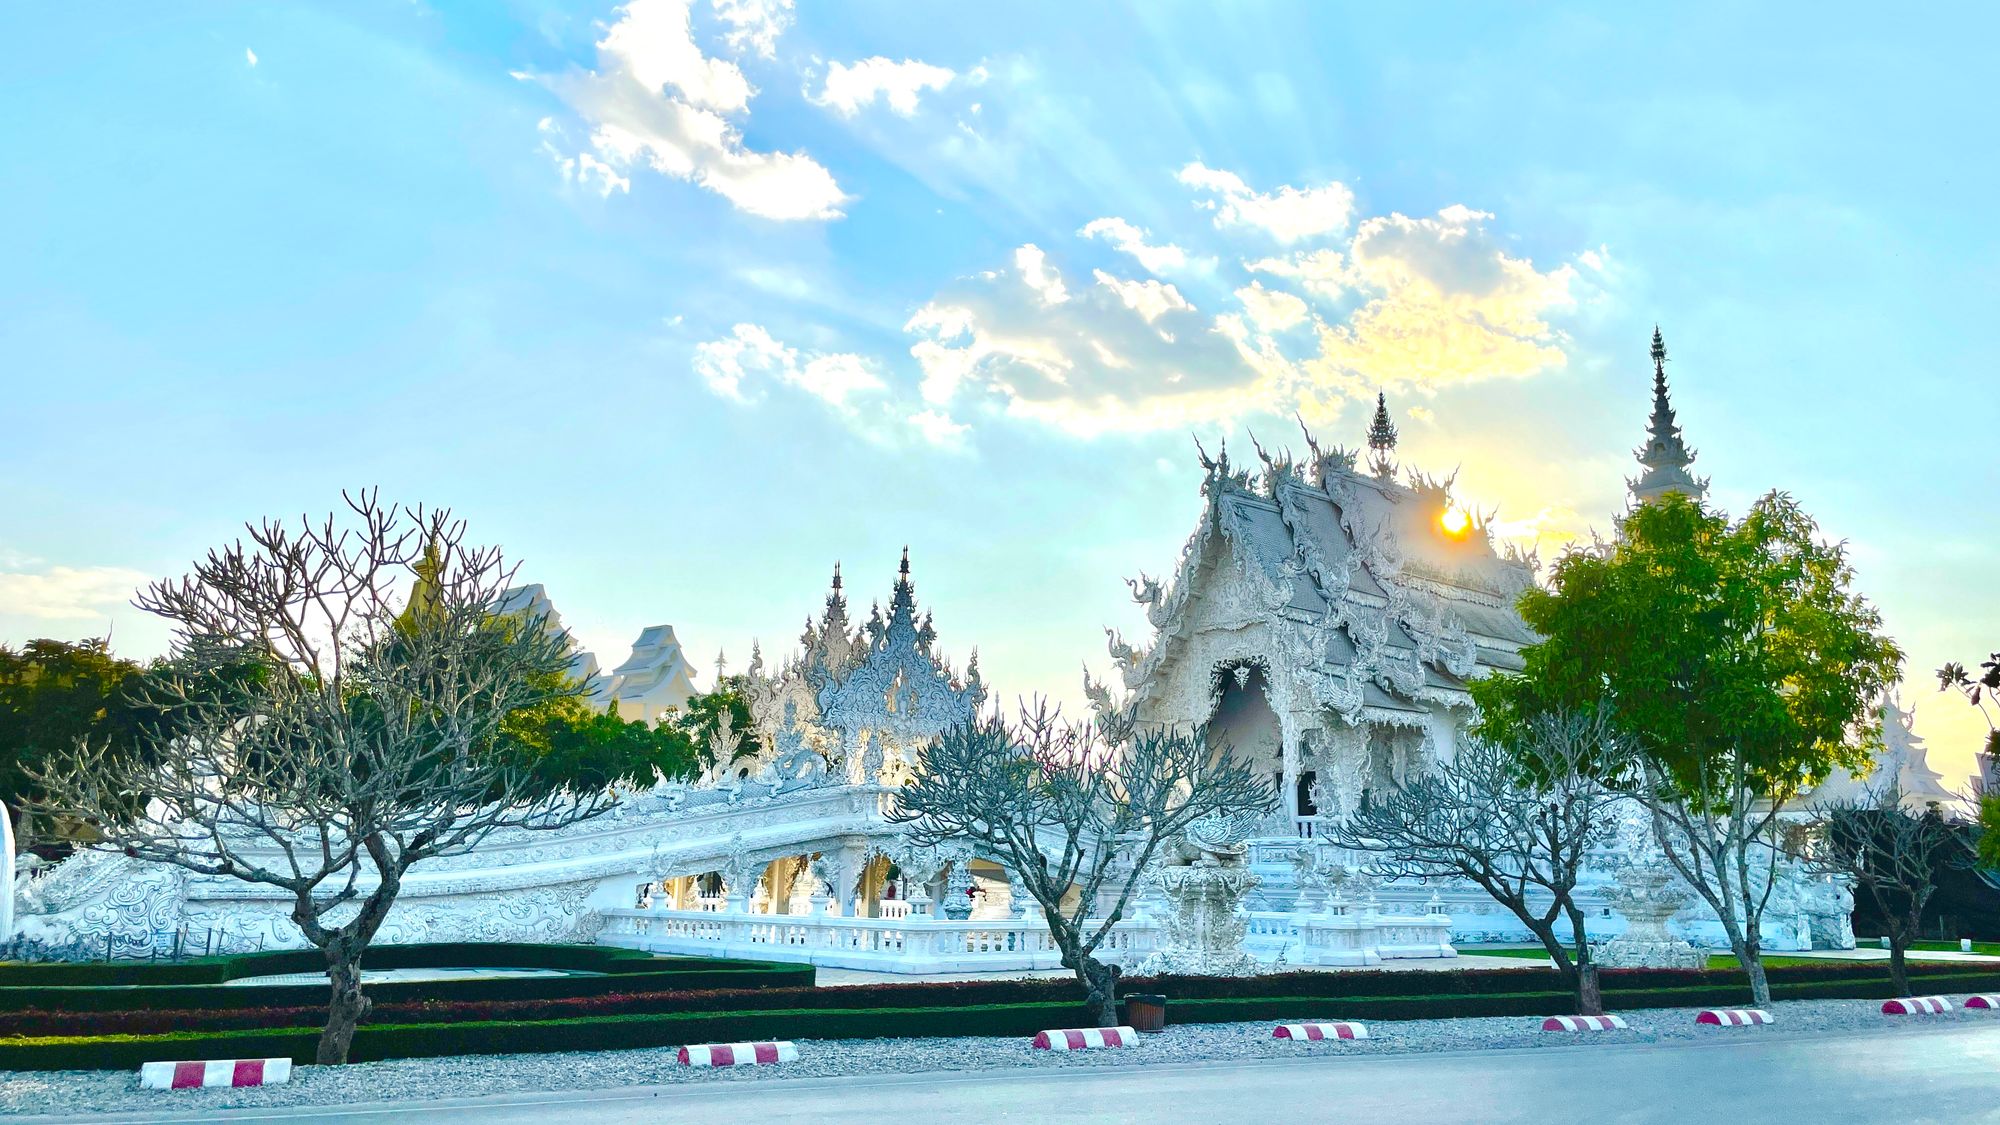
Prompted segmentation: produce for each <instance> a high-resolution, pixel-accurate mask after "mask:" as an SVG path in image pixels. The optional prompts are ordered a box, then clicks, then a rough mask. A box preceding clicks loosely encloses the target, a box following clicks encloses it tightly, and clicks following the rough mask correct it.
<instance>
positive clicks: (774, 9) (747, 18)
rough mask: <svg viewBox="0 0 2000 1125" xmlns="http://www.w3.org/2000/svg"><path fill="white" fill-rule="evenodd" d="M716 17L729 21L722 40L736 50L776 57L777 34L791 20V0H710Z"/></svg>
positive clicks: (740, 52)
mask: <svg viewBox="0 0 2000 1125" xmlns="http://www.w3.org/2000/svg"><path fill="white" fill-rule="evenodd" d="M711 5H712V6H713V7H714V9H715V17H716V18H717V19H718V20H721V21H722V22H723V23H725V24H727V25H729V30H728V31H727V32H725V33H724V34H723V36H722V41H723V42H724V43H727V44H728V45H729V49H730V50H732V51H735V52H736V53H737V54H739V55H740V54H742V53H743V52H745V51H752V52H755V53H756V54H758V55H761V56H763V57H764V58H767V59H769V58H776V57H777V54H778V36H779V35H780V34H782V33H783V32H784V30H785V28H787V27H789V26H791V23H792V0H711Z"/></svg>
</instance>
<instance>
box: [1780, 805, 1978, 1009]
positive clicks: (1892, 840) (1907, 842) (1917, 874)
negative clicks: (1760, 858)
mask: <svg viewBox="0 0 2000 1125" xmlns="http://www.w3.org/2000/svg"><path fill="white" fill-rule="evenodd" d="M1810 813H1811V816H1812V820H1811V822H1810V824H1809V825H1808V831H1807V832H1806V833H1805V834H1804V836H1803V839H1802V841H1801V846H1799V847H1798V848H1796V849H1795V850H1796V853H1797V855H1798V858H1800V859H1801V860H1803V861H1804V862H1805V864H1806V866H1807V867H1808V868H1809V869H1810V870H1813V871H1817V872H1820V873H1822V874H1827V875H1832V876H1835V877H1836V878H1846V879H1851V880H1853V882H1854V886H1855V889H1856V890H1857V891H1860V892H1861V893H1863V894H1866V895H1867V896H1868V897H1869V899H1870V901H1871V902H1872V903H1873V904H1874V906H1875V910H1876V912H1877V913H1878V914H1880V915H1881V916H1882V924H1883V926H1884V927H1886V928H1887V929H1888V931H1889V933H1888V938H1889V979H1890V981H1891V982H1892V983H1893V984H1894V985H1895V987H1896V992H1897V994H1898V995H1901V996H1908V995H1909V994H1910V970H1909V965H1908V963H1907V961H1906V954H1908V952H1909V949H1910V942H1911V941H1913V940H1915V938H1916V937H1917V934H1918V927H1919V925H1920V924H1921V921H1922V919H1923V914H1924V907H1925V906H1926V905H1927V904H1929V902H1930V900H1931V895H1932V894H1933V893H1934V892H1935V891H1936V890H1937V885H1938V880H1939V878H1940V877H1942V876H1943V874H1944V872H1945V871H1946V869H1948V868H1950V867H1953V866H1961V865H1967V864H1969V863H1970V862H1971V860H1972V854H1971V849H1970V848H1968V847H1967V846H1966V840H1965V837H1964V836H1963V835H1961V833H1960V832H1959V830H1958V829H1957V828H1956V827H1955V826H1954V825H1952V824H1951V822H1949V821H1947V820H1946V819H1945V818H1944V813H1943V812H1942V811H1941V810H1940V809H1939V808H1938V806H1937V804H1936V803H1935V802H1933V803H1931V804H1928V805H1926V806H1925V808H1924V811H1923V812H1920V813H1911V812H1908V811H1905V810H1904V808H1903V794H1902V791H1901V790H1900V789H1899V788H1897V787H1896V786H1894V785H1889V786H1884V787H1883V788H1882V789H1880V790H1879V791H1876V792H1871V793H1869V794H1867V795H1865V796H1863V797H1857V798H1848V799H1842V800H1830V801H1823V802H1819V803H1816V804H1814V805H1812V806H1811V809H1810Z"/></svg>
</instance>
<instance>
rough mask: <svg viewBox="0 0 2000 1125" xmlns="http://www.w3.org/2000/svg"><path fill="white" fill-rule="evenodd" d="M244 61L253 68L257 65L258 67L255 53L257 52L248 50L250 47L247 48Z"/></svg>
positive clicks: (244, 49)
mask: <svg viewBox="0 0 2000 1125" xmlns="http://www.w3.org/2000/svg"><path fill="white" fill-rule="evenodd" d="M243 61H244V62H246V63H249V64H250V65H251V66H253V67H254V66H256V65H257V52H255V51H253V50H251V49H250V48H248V47H245V48H243Z"/></svg>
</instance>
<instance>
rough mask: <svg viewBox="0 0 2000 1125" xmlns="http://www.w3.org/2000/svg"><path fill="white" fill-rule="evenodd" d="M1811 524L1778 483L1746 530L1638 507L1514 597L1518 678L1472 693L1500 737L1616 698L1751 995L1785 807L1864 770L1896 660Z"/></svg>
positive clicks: (1757, 982) (1668, 838)
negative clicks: (1606, 536)
mask: <svg viewBox="0 0 2000 1125" xmlns="http://www.w3.org/2000/svg"><path fill="white" fill-rule="evenodd" d="M1818 530H1819V529H1818V527H1817V526H1816V525H1815V524H1814V523H1813V521H1812V519H1811V517H1809V516H1808V515H1807V514H1806V513H1805V512H1804V511H1803V510H1801V509H1800V508H1799V506H1798V505H1797V504H1796V503H1795V502H1793V500H1792V499H1791V498H1790V497H1789V496H1786V495H1785V494H1783V493H1772V494H1770V495H1768V496H1765V497H1764V498H1763V499H1761V500H1759V501H1758V502H1757V503H1756V504H1755V505H1754V506H1753V507H1752V508H1751V509H1750V511H1749V513H1748V514H1746V515H1745V516H1744V517H1743V518H1742V519H1741V520H1738V521H1735V522H1731V521H1730V520H1729V519H1728V518H1727V517H1726V516H1724V515H1722V514H1720V513H1718V512H1714V511H1711V510H1709V509H1707V508H1705V507H1703V506H1702V505H1700V504H1698V503H1696V502H1694V501H1691V500H1689V499H1687V498H1686V497H1684V496H1681V495H1679V494H1669V495H1667V496H1665V497H1662V498H1660V499H1658V500H1656V501H1653V502H1651V503H1647V504H1645V505H1642V506H1640V507H1639V508H1638V509H1636V510H1635V511H1633V512H1632V513H1631V514H1630V515H1629V516H1628V517H1627V518H1626V520H1625V522H1624V525H1623V528H1622V532H1623V534H1622V535H1621V536H1620V538H1619V539H1618V541H1616V542H1614V543H1610V544H1601V545H1598V546H1597V547H1594V548H1592V549H1588V550H1578V551H1572V552H1571V553H1569V554H1567V555H1565V556H1564V557H1563V558H1562V559H1561V560H1559V561H1558V562H1557V564H1556V566H1555V568H1554V570H1553V572H1552V574H1551V576H1550V581H1549V585H1548V586H1547V588H1545V589H1532V590H1529V591H1528V592H1527V593H1525V594H1523V595H1522V597H1521V602H1520V610H1521V615H1522V616H1523V617H1524V618H1525V619H1526V620H1527V622H1528V624H1529V625H1531V626H1533V627H1534V628H1535V630H1536V631H1537V632H1539V633H1540V634H1541V635H1542V637H1543V638H1544V639H1543V640H1542V641H1540V642H1538V643H1536V644H1533V645H1530V646H1529V647H1528V648H1526V649H1525V650H1523V652H1522V656H1523V659H1524V660H1525V661H1526V668H1525V670H1524V671H1523V672H1521V673H1519V674H1511V675H1500V676H1495V677H1491V678H1489V679H1487V680H1486V681H1484V682H1482V683H1480V684H1477V685H1475V689H1474V695H1475V698H1476V699H1477V700H1478V702H1479V704H1480V707H1481V713H1482V719H1481V726H1480V729H1481V733H1483V734H1485V735H1487V736H1488V737H1492V738H1495V739H1496V740H1497V741H1500V742H1502V743H1503V744H1504V743H1515V742H1518V741H1519V740H1520V735H1521V732H1522V729H1523V724H1524V723H1525V722H1526V721H1527V720H1528V719H1529V718H1530V717H1532V716H1534V715H1536V714H1539V713H1542V712H1546V711H1549V710H1552V709H1556V708H1566V707H1590V706H1599V705H1602V706H1606V707H1608V708H1609V709H1610V714H1611V715H1612V717H1613V721H1614V722H1615V723H1616V724H1617V726H1618V727H1619V729H1620V730H1621V731H1623V732H1624V733H1625V734H1626V735H1627V736H1629V738H1630V739H1631V740H1632V743H1633V748H1634V751H1635V753H1636V755H1637V760H1638V761H1637V768H1636V769H1635V770H1633V771H1632V772H1631V774H1630V778H1629V780H1628V781H1627V782H1625V784H1626V786H1627V792H1628V793H1629V794H1630V795H1631V796H1632V797H1634V798H1635V799H1637V800H1638V801H1640V802H1641V803H1642V804H1643V805H1644V806H1645V807H1646V809H1647V810H1648V811H1649V812H1650V813H1651V815H1652V818H1653V825H1654V829H1655V831H1656V833H1657V834H1658V836H1659V838H1660V843H1661V846H1662V847H1663V848H1664V849H1665V851H1666V855H1667V860H1668V862H1669V863H1670V864H1671V865H1672V866H1673V868H1674V870H1675V871H1676V872H1677V873H1678V874H1679V875H1680V876H1681V877H1682V878H1683V879H1685V880H1687V882H1688V883H1689V884H1690V885H1691V886H1692V887H1693V888H1694V889H1695V891H1696V892H1697V893H1698V894H1699V895H1700V896H1701V897H1702V899H1703V900H1704V901H1705V902H1706V903H1707V904H1708V906H1709V907H1710V909H1712V910H1713V911H1714V912H1715V915H1716V917H1717V918H1718V919H1720V921H1721V923H1722V928H1723V931H1724V932H1725V933H1726V934H1728V936H1729V942H1730V946H1731V948H1732V949H1734V950H1735V952H1736V955H1737V957H1738V958H1739V959H1740V960H1741V962H1742V964H1743V966H1744V969H1745V970H1746V972H1747V973H1748V974H1749V977H1750V984H1751V990H1752V993H1753V995H1754V997H1755V1000H1756V1002H1757V1003H1759V1004H1762V1003H1766V1002H1768V1001H1769V998H1770V988H1769V985H1768V983H1767V982H1766V981H1765V978H1764V969H1763V961H1762V956H1761V950H1762V944H1761V936H1760V935H1761V930H1760V927H1761V922H1762V917H1763V911H1764V906H1765V904H1766V902H1767V901H1768V900H1769V898H1770V894H1771V890H1772V885H1773V882H1774V876H1775V873H1776V863H1777V859H1778V856H1779V848H1778V847H1777V843H1778V841H1777V840H1776V838H1775V832H1776V829H1777V825H1778V820H1779V817H1780V815H1781V814H1782V813H1783V812H1784V811H1785V809H1786V807H1787V806H1788V805H1789V804H1790V803H1791V802H1792V801H1793V800H1794V799H1795V798H1796V797H1797V796H1798V794H1799V793H1800V792H1801V790H1802V789H1805V788H1807V787H1810V786H1811V785H1814V784H1816V783H1817V782H1819V781H1820V780H1822V779H1823V778H1824V777H1825V776H1826V775H1827V773H1828V771H1829V770H1831V769H1832V768H1833V767H1835V766H1841V767H1845V768H1847V769H1850V770H1854V771H1856V772H1857V773H1858V772H1861V771H1864V770H1866V769H1867V768H1868V765H1869V755H1868V752H1869V749H1870V748H1871V746H1873V745H1874V744H1875V743H1876V740H1877V739H1878V738H1879V729H1878V728H1877V727H1876V726H1875V725H1874V724H1876V723H1877V722H1879V720H1877V719H1875V717H1874V704H1875V702H1876V701H1877V700H1879V698H1880V697H1881V695H1882V693H1883V692H1884V691H1886V690H1887V689H1888V687H1889V686H1890V685H1891V684H1893V683H1894V682H1895V680H1896V675H1897V669H1898V666H1899V665H1900V664H1901V661H1902V652H1901V651H1900V650H1899V649H1898V648H1897V647H1896V645H1895V643H1894V642H1893V641H1891V640H1890V639H1889V638H1887V637H1886V636H1884V635H1883V634H1882V632H1881V617H1880V615H1879V614H1878V613H1876V611H1875V610H1874V609H1873V608H1872V607H1871V606H1869V604H1868V603H1867V602H1866V601H1865V600H1863V599H1862V598H1861V597H1859V596H1858V595H1856V594H1855V593H1853V591H1852V590H1851V586H1852V583H1853V572H1852V569H1851V568H1850V567H1849V565H1848V562H1847V555H1846V551H1845V549H1844V548H1843V547H1842V546H1841V545H1840V544H1836V543H1828V542H1825V541H1824V540H1822V539H1821V538H1820V537H1819V534H1818Z"/></svg>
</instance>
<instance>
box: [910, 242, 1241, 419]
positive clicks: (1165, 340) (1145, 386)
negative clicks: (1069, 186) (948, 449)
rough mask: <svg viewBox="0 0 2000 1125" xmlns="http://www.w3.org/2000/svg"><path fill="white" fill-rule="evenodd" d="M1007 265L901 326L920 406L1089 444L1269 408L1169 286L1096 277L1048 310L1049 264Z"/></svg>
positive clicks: (1229, 352)
mask: <svg viewBox="0 0 2000 1125" xmlns="http://www.w3.org/2000/svg"><path fill="white" fill-rule="evenodd" d="M1023 250H1026V251H1031V252H1030V253H1026V254H1024V253H1022V251H1023ZM1014 257H1015V261H1014V263H1013V268H1011V269H1002V270H994V271H990V272H986V273H981V274H979V275H976V276H974V277H971V278H966V279H963V280H962V281H960V282H959V283H957V284H955V285H953V286H951V287H949V288H947V289H946V290H945V291H944V292H941V293H939V294H938V295H937V296H936V297H934V298H933V299H932V300H931V301H930V302H929V303H927V304H925V305H924V306H923V307H921V308H919V309H918V310H917V312H916V314H915V315H913V316H912V317H911V318H910V320H909V322H908V323H907V324H906V325H904V330H905V331H906V332H908V333H910V334H911V335H912V336H913V337H915V342H914V343H912V344H911V346H910V354H911V355H912V356H913V357H915V359H916V361H917V364H918V366H919V368H920V369H921V370H922V372H923V384H922V392H923V398H924V399H925V401H926V402H928V403H931V404H933V405H935V406H944V405H947V404H950V403H954V402H959V401H971V402H974V403H976V404H985V405H987V406H991V407H994V408H997V409H999V410H1000V411H1002V412H1003V413H1005V414H1007V415H1009V416H1012V417H1017V418H1023V419H1027V420H1030V421H1034V422H1038V423H1040V424H1043V425H1048V426H1052V427H1055V428H1057V429H1061V430H1063V431H1065V432H1068V433H1071V434H1075V435H1078V436H1082V437H1091V436H1095V435H1098V434H1102V433H1107V432H1114V431H1145V430H1155V429H1161V428H1166V427H1178V426H1185V425H1190V424H1204V425H1205V424H1209V423H1212V422H1215V421H1218V420H1223V419H1227V418H1231V417H1236V416H1238V415H1240V414H1241V413H1243V412H1244V411H1245V410H1246V409H1254V408H1255V407H1256V405H1257V404H1259V403H1263V402H1268V401H1271V398H1272V396H1271V392H1270V391H1269V390H1268V388H1266V387H1265V386H1263V385H1262V383H1261V382H1260V380H1261V378H1262V376H1261V374H1260V372H1259V371H1258V370H1257V369H1256V368H1255V367H1253V366H1252V365H1250V364H1248V363H1246V362H1245V360H1244V358H1243V357H1242V356H1241V355H1240V354H1239V352H1238V349H1237V348H1236V346H1235V345H1234V344H1233V343H1232V342H1231V341H1230V340H1229V339H1228V338H1226V337H1225V336H1224V335H1222V334H1220V333H1218V332H1216V331H1213V330H1212V325H1211V324H1209V323H1208V322H1206V321H1205V320H1204V319H1203V318H1202V317H1201V316H1200V314H1199V313H1197V312H1196V311H1195V310H1194V308H1193V306H1192V305H1190V304H1189V303H1188V302H1187V300H1186V299H1185V298H1184V297H1182V296H1181V295H1180V293H1179V291H1178V290H1176V289H1174V288H1173V287H1172V286H1171V285H1167V284H1165V283H1162V282H1156V281H1144V282H1128V281H1122V280H1120V279H1119V278H1116V277H1113V276H1111V275H1110V274H1106V273H1104V272H1102V271H1097V272H1096V274H1095V277H1096V280H1097V282H1098V284H1096V285H1092V286H1089V287H1087V288H1085V289H1082V290H1080V291H1076V292H1069V291H1067V289H1065V292H1064V299H1063V300H1061V301H1054V302H1051V301H1048V300H1046V299H1045V297H1046V288H1047V283H1048V282H1049V281H1051V280H1054V281H1059V280H1060V279H1059V278H1057V277H1055V275H1054V271H1053V268H1052V267H1051V266H1050V265H1049V263H1048V261H1047V259H1046V255H1044V254H1043V253H1042V252H1041V251H1040V250H1039V249H1038V248H1033V247H1022V248H1021V250H1017V251H1016V252H1015V255H1014Z"/></svg>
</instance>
